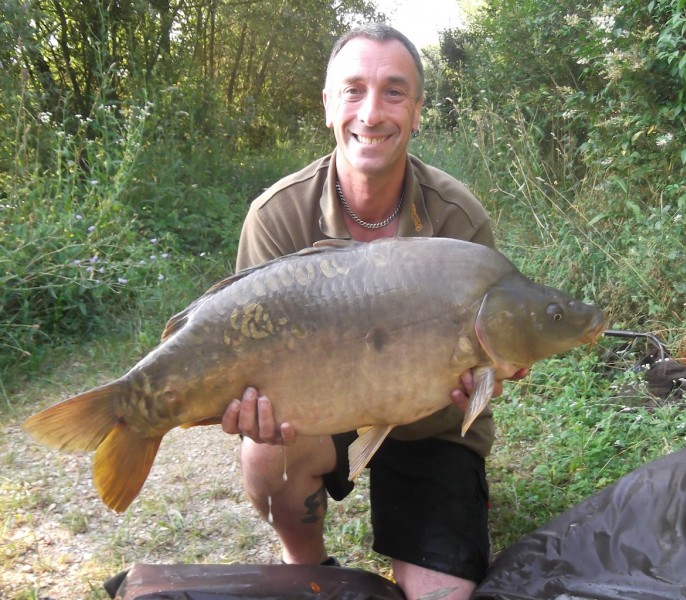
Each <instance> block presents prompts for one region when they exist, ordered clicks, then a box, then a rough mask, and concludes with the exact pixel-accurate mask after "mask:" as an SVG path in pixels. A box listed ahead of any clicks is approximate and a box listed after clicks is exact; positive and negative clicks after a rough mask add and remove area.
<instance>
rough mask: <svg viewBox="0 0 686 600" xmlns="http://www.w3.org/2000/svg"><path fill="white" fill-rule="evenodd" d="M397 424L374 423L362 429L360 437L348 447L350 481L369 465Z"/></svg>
mask: <svg viewBox="0 0 686 600" xmlns="http://www.w3.org/2000/svg"><path fill="white" fill-rule="evenodd" d="M393 427H395V425H374V426H372V427H366V428H363V429H360V437H358V438H357V439H356V440H355V441H354V442H353V443H352V444H350V447H349V448H348V462H349V463H350V475H348V480H349V481H354V480H355V479H357V477H358V476H359V474H360V473H362V469H364V468H365V467H366V466H367V463H368V462H369V461H370V460H371V458H372V456H374V453H375V452H376V451H377V450H378V449H379V446H381V443H382V442H383V441H384V440H385V439H386V436H387V435H388V434H389V433H390V431H391V429H393Z"/></svg>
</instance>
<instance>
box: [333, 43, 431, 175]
mask: <svg viewBox="0 0 686 600" xmlns="http://www.w3.org/2000/svg"><path fill="white" fill-rule="evenodd" d="M418 95H419V77H418V73H417V69H416V67H415V64H414V61H413V60H412V56H411V55H410V53H409V51H408V50H407V49H406V48H405V46H403V45H402V44H401V43H400V42H399V41H397V40H389V41H384V42H379V41H376V40H371V39H367V38H363V37H359V38H354V39H352V40H350V41H349V42H348V43H347V44H346V45H345V46H343V48H342V49H341V51H340V52H339V53H338V55H337V56H336V57H335V58H334V60H333V62H332V63H331V65H330V67H329V72H328V75H327V85H326V89H325V90H324V95H323V98H324V107H325V110H326V125H327V127H330V128H332V129H333V131H334V135H335V136H336V143H337V148H338V160H339V163H338V164H339V170H340V171H348V174H352V172H357V173H359V174H364V175H365V176H367V177H374V176H381V175H384V174H388V173H390V172H394V171H396V170H397V171H399V170H400V169H402V172H404V168H405V153H406V149H407V143H408V141H409V139H410V135H411V133H412V130H413V129H417V128H418V127H419V115H420V112H421V109H422V104H423V98H419V99H418V98H417V96H418Z"/></svg>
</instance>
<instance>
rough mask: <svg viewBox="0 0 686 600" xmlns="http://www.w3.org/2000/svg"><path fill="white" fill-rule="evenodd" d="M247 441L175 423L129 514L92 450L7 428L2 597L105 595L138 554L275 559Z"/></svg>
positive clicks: (0, 502) (0, 448)
mask: <svg viewBox="0 0 686 600" xmlns="http://www.w3.org/2000/svg"><path fill="white" fill-rule="evenodd" d="M238 447H239V442H238V439H237V438H235V437H229V436H227V435H225V434H224V433H223V432H221V430H220V429H219V427H197V428H194V429H190V430H175V431H172V432H171V433H170V434H168V435H167V436H166V437H165V438H164V441H163V444H162V447H161V448H160V452H159V454H158V458H157V460H156V462H155V465H154V466H153V470H152V472H151V474H150V477H149V478H148V481H147V482H146V484H145V487H144V489H143V491H142V493H141V494H140V496H139V497H138V498H137V499H136V500H135V501H134V503H133V504H132V505H131V507H130V508H129V510H127V511H126V513H124V514H123V515H117V514H116V513H114V512H112V511H111V510H109V509H108V508H107V507H105V506H104V505H103V504H102V502H101V501H100V499H99V498H98V496H97V494H96V492H95V490H94V488H93V485H92V481H91V473H90V470H91V456H90V455H85V454H76V455H74V454H60V453H57V452H53V451H51V450H47V449H45V448H43V447H42V446H38V445H37V444H35V443H33V442H32V441H30V440H29V439H28V437H27V436H26V434H25V433H24V432H23V431H22V430H21V428H20V426H19V423H12V424H5V425H3V426H2V429H0V461H1V463H0V464H1V465H2V470H1V474H0V514H2V516H3V522H2V543H1V547H2V551H1V552H2V554H1V555H0V567H1V570H0V598H3V599H4V598H6V599H8V600H9V599H26V600H28V599H36V598H41V599H48V598H50V599H54V600H58V599H60V600H61V599H65V600H66V599H69V600H74V599H78V598H91V599H92V598H105V597H106V596H105V594H104V592H102V591H101V589H100V588H101V584H102V582H103V580H105V579H106V578H107V577H109V576H110V575H113V574H114V573H115V572H116V571H117V570H119V569H121V568H126V567H128V566H130V565H131V564H133V563H136V562H154V563H174V562H202V563H230V562H245V563H270V562H274V561H276V560H278V551H277V545H276V541H275V538H274V535H273V533H272V531H271V529H270V528H269V526H268V525H267V524H266V523H264V522H263V521H261V520H260V519H259V518H258V517H257V516H256V513H255V512H254V511H253V509H252V507H251V506H250V505H249V503H248V502H247V500H246V498H245V496H244V494H243V488H242V484H241V478H240V469H239V461H238Z"/></svg>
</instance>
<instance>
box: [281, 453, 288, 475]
mask: <svg viewBox="0 0 686 600" xmlns="http://www.w3.org/2000/svg"><path fill="white" fill-rule="evenodd" d="M287 467H288V464H287V461H286V448H285V447H283V475H282V476H281V477H282V479H283V480H284V481H288V473H287V472H286V469H287Z"/></svg>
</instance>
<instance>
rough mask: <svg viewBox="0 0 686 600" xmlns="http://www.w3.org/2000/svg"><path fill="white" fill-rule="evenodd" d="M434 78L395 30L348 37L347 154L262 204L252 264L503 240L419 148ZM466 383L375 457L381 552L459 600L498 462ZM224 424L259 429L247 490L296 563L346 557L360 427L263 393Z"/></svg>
mask: <svg viewBox="0 0 686 600" xmlns="http://www.w3.org/2000/svg"><path fill="white" fill-rule="evenodd" d="M423 79H424V77H423V69H422V65H421V61H420V58H419V55H418V53H417V50H416V48H415V47H414V46H413V45H412V43H411V42H410V41H409V40H408V39H407V38H406V37H405V36H404V35H402V34H401V33H400V32H398V31H396V30H394V29H392V28H390V27H387V26H385V25H376V24H372V25H367V26H363V27H360V28H358V29H355V30H353V31H351V32H349V33H348V34H346V35H345V36H343V37H342V38H341V39H340V40H339V41H338V42H337V43H336V45H335V46H334V48H333V51H332V54H331V58H330V61H329V65H328V69H327V78H326V85H325V89H324V92H323V101H324V108H325V114H326V124H327V126H328V127H330V128H332V129H333V131H334V134H335V138H336V149H335V151H334V152H333V154H332V155H330V156H327V157H324V158H322V159H320V160H318V161H316V162H314V163H313V164H311V165H309V166H308V167H306V168H305V169H303V170H302V171H300V172H298V173H295V174H293V175H290V176H288V177H286V178H285V179H283V180H282V181H280V182H278V183H277V184H275V185H274V186H272V187H271V188H270V189H269V190H267V191H266V192H265V193H264V194H262V195H261V196H260V197H259V198H258V199H257V200H256V201H255V202H254V203H253V204H252V206H251V208H250V211H249V214H248V216H247V218H246V220H245V223H244V225H243V230H242V233H241V240H240V244H239V249H238V259H237V265H236V266H237V268H238V269H243V268H246V267H249V266H251V265H255V264H259V263H262V262H264V261H266V260H269V259H271V258H275V257H278V256H282V255H284V254H289V253H292V252H295V251H298V250H300V249H302V248H305V247H309V246H311V245H312V244H313V243H314V242H316V241H319V240H324V239H330V238H352V239H354V240H359V241H364V242H367V241H371V240H374V239H377V238H381V237H393V236H441V237H454V238H458V239H465V240H470V241H473V242H477V243H482V244H486V245H489V246H493V245H494V239H493V232H492V228H491V223H490V220H489V218H488V215H487V214H486V212H485V211H484V209H483V207H482V206H481V204H480V203H479V202H478V201H477V200H476V199H475V198H474V197H473V196H472V195H471V194H470V193H469V191H467V189H466V188H465V187H464V186H462V185H461V184H460V183H459V182H457V181H456V180H455V179H454V178H452V177H450V176H449V175H447V174H445V173H443V172H441V171H439V170H437V169H434V168H431V167H429V166H427V165H425V164H423V163H422V162H421V161H419V160H418V159H416V158H415V157H411V156H409V155H408V153H407V144H408V142H409V139H410V136H411V135H412V134H413V133H415V134H416V133H417V132H418V130H419V120H420V113H421V109H422V105H423V101H424V92H423V84H424V80H423ZM313 368H316V366H313ZM462 386H463V388H464V391H463V390H460V389H456V390H455V391H454V392H453V393H452V399H453V402H454V405H451V406H449V407H448V408H447V409H444V410H442V411H439V413H437V414H436V415H431V416H430V417H427V418H425V419H422V420H421V421H420V422H418V423H415V424H411V425H407V426H403V427H398V428H396V429H394V430H393V431H392V432H391V435H390V437H389V439H387V440H386V441H385V442H384V444H383V445H382V447H381V448H380V449H379V451H378V452H377V454H376V455H375V456H374V458H373V459H372V461H371V463H370V497H371V506H372V524H373V527H374V549H375V550H377V551H378V552H381V553H383V554H386V555H388V556H390V557H391V558H392V562H393V571H394V576H395V578H396V581H397V582H398V584H399V585H400V586H401V587H402V589H403V591H404V592H405V594H406V596H407V597H408V599H410V600H412V599H414V598H419V597H420V596H422V595H426V594H429V593H431V592H436V591H437V590H443V589H446V590H450V593H449V594H448V595H446V596H444V597H445V598H447V599H449V600H463V599H466V598H469V597H470V595H471V594H472V591H473V590H474V588H475V586H476V582H478V581H479V580H480V579H481V578H482V577H483V575H484V572H485V569H486V566H487V563H488V532H487V500H488V491H487V486H486V479H485V469H484V457H485V456H486V455H487V454H488V452H489V451H490V448H491V445H492V442H493V435H494V432H493V423H492V415H491V412H490V410H488V409H487V410H486V411H484V412H483V413H482V415H481V416H480V417H479V418H478V419H477V421H476V422H475V423H474V424H473V425H472V427H471V428H470V430H469V432H468V434H467V435H466V436H465V437H464V438H462V437H461V436H460V424H461V421H462V417H463V412H462V410H461V408H464V407H465V406H466V403H467V401H468V396H467V393H468V392H469V391H470V389H471V374H470V373H465V374H464V375H463V377H462ZM501 389H502V388H501V387H500V386H499V388H498V392H500V390H501ZM223 427H224V430H225V431H227V432H228V433H242V434H243V435H244V436H245V437H244V440H243V445H242V465H243V477H244V484H245V489H246V492H247V493H248V496H249V497H250V499H251V501H252V502H253V504H254V505H255V507H256V508H257V509H258V510H259V511H260V513H261V514H262V515H263V516H264V517H266V516H267V515H269V516H270V517H271V518H270V521H271V522H272V524H273V527H274V529H275V531H276V533H277V534H278V536H279V539H280V541H281V544H282V558H283V561H284V562H286V563H303V564H320V563H322V564H335V562H334V559H332V558H330V557H328V555H327V552H326V549H325V547H324V538H323V526H324V524H323V522H324V516H325V512H326V502H327V492H328V493H329V494H330V495H331V496H332V497H333V498H334V499H342V498H343V497H345V495H347V494H348V493H349V492H350V490H351V489H352V484H350V483H349V482H348V481H347V473H348V465H347V446H348V445H349V444H350V443H351V442H352V440H354V439H355V436H356V434H355V432H351V433H350V434H342V435H337V436H333V438H331V437H314V438H313V437H308V436H297V435H296V434H297V432H295V431H293V428H292V427H291V426H290V425H289V424H288V423H275V422H274V417H273V413H272V411H271V404H270V401H269V398H267V397H264V396H260V395H259V392H258V390H255V389H254V388H248V389H247V390H246V391H245V393H244V395H243V398H242V399H241V400H237V399H236V400H234V401H233V402H232V403H231V404H230V405H229V408H228V409H227V411H226V413H225V415H224V421H223ZM283 444H285V445H288V450H287V458H288V478H287V481H285V480H284V477H283V470H284V454H283V448H282V447H281V445H283ZM442 597H443V596H442Z"/></svg>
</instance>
